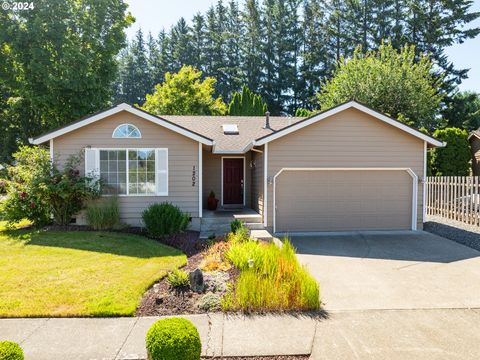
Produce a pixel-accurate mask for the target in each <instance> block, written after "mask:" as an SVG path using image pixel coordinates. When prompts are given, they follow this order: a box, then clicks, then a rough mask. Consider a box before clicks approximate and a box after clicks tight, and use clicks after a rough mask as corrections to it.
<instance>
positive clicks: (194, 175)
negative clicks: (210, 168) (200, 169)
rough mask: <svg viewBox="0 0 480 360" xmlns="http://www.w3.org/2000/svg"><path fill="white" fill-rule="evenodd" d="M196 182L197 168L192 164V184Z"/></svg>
mask: <svg viewBox="0 0 480 360" xmlns="http://www.w3.org/2000/svg"><path fill="white" fill-rule="evenodd" d="M196 182H197V169H196V168H195V165H193V169H192V186H195V184H196Z"/></svg>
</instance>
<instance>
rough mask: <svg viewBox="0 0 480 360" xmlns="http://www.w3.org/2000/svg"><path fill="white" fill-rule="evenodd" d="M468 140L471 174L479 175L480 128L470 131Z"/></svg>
mask: <svg viewBox="0 0 480 360" xmlns="http://www.w3.org/2000/svg"><path fill="white" fill-rule="evenodd" d="M468 142H469V143H470V150H471V152H472V175H473V176H480V129H477V130H475V131H472V132H471V133H470V135H469V136H468Z"/></svg>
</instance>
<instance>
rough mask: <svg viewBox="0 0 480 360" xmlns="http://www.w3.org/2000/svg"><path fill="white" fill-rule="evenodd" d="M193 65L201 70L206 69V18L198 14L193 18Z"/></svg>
mask: <svg viewBox="0 0 480 360" xmlns="http://www.w3.org/2000/svg"><path fill="white" fill-rule="evenodd" d="M192 23H193V25H192V28H191V29H192V36H191V40H192V55H191V57H192V65H193V66H194V67H196V68H197V69H199V70H200V71H204V70H205V18H204V17H203V15H202V14H200V13H199V14H196V15H195V16H194V17H193V20H192Z"/></svg>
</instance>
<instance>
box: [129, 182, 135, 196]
mask: <svg viewBox="0 0 480 360" xmlns="http://www.w3.org/2000/svg"><path fill="white" fill-rule="evenodd" d="M128 192H129V194H137V184H132V183H130V184H128Z"/></svg>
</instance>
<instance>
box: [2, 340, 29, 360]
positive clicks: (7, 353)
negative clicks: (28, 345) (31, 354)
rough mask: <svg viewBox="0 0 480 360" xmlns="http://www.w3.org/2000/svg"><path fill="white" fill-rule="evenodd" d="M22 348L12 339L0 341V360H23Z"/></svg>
mask: <svg viewBox="0 0 480 360" xmlns="http://www.w3.org/2000/svg"><path fill="white" fill-rule="evenodd" d="M23 359H24V357H23V350H22V348H21V347H20V345H18V344H17V343H14V342H13V341H0V360H23Z"/></svg>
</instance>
